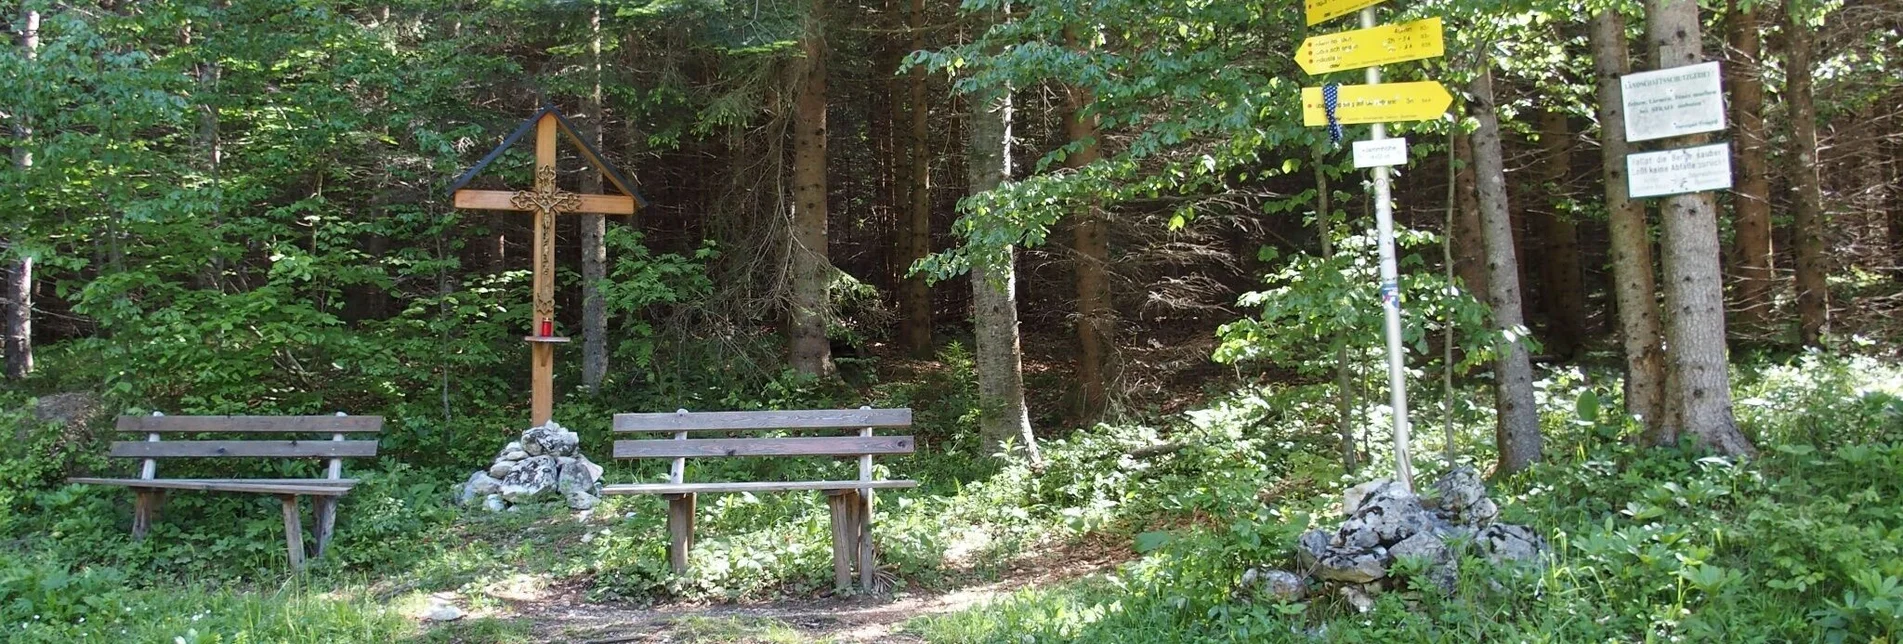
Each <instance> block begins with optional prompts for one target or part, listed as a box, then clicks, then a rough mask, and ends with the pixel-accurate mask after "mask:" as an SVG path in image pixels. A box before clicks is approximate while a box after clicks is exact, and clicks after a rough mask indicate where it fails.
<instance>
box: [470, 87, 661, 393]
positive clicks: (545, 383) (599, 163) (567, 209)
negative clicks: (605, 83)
mask: <svg viewBox="0 0 1903 644" xmlns="http://www.w3.org/2000/svg"><path fill="white" fill-rule="evenodd" d="M531 127H533V128H534V129H535V188H534V189H533V190H527V191H514V190H465V189H463V188H462V187H463V186H464V185H466V184H468V183H469V180H470V179H474V178H475V176H476V174H477V173H478V172H481V171H482V169H483V168H484V167H487V166H488V165H489V163H490V162H491V161H494V160H495V159H496V157H498V156H501V155H502V152H503V151H504V150H506V149H507V148H508V147H509V146H510V145H513V144H515V142H516V141H517V140H519V139H521V138H522V136H523V135H525V134H527V133H528V131H529V129H530V128H531ZM558 131H559V132H560V133H562V134H565V135H567V136H568V139H569V141H570V142H571V143H574V144H575V147H576V148H577V150H578V151H579V152H580V153H581V155H582V157H583V158H584V159H585V160H587V161H588V162H589V163H590V164H592V165H594V167H595V168H596V169H597V170H598V171H600V172H601V175H602V177H603V178H605V179H607V180H608V183H610V184H612V185H613V186H614V187H616V188H618V189H620V190H621V191H622V192H623V193H626V194H620V195H607V194H603V195H587V194H577V193H573V192H567V191H564V190H562V189H561V188H560V187H558V186H556V184H555V178H556V171H555V164H556V158H557V157H556V153H555V138H556V133H557V132H558ZM450 191H451V192H452V194H454V195H455V204H456V207H457V208H473V209H480V210H507V211H515V212H528V213H533V214H534V216H535V222H534V224H535V257H534V262H533V266H534V269H535V300H534V307H533V308H534V312H533V322H532V324H533V328H531V329H530V331H529V335H528V336H527V337H524V338H523V339H524V340H527V341H528V342H529V368H530V374H529V375H530V381H531V383H532V384H531V394H530V396H529V409H530V412H529V415H530V418H529V420H530V422H531V424H533V425H541V424H543V423H546V422H548V420H549V416H550V414H552V413H553V408H554V406H555V345H556V344H561V343H565V342H568V338H564V337H559V336H556V335H555V216H556V215H562V214H584V213H587V214H602V215H632V214H634V211H636V210H639V209H641V208H643V207H646V206H647V200H646V199H643V198H641V193H640V192H637V191H636V190H635V189H634V186H633V185H631V184H630V183H629V182H628V181H627V180H626V179H624V178H623V177H622V176H621V173H620V172H619V171H617V170H615V169H614V166H611V165H609V164H608V162H607V160H606V159H603V158H602V156H601V153H600V152H599V151H597V150H595V149H594V147H593V146H591V145H589V144H588V142H587V141H586V140H585V139H583V138H582V137H581V136H580V135H579V134H577V133H576V131H575V127H574V125H573V124H571V123H569V122H568V119H567V118H566V117H564V116H562V112H561V110H559V109H556V108H555V106H554V105H546V106H543V107H542V109H540V110H537V111H536V113H535V114H534V115H533V116H530V117H529V119H528V120H527V121H524V122H523V123H522V125H521V127H518V128H516V131H515V133H514V134H511V135H509V138H507V139H503V141H502V145H500V146H497V147H496V149H495V150H492V151H490V152H489V155H488V156H486V157H484V158H483V159H482V161H480V162H478V163H477V164H476V166H475V167H473V168H470V169H469V171H468V172H465V173H463V175H462V176H461V177H459V178H458V179H457V180H456V183H455V184H454V185H452V186H450Z"/></svg>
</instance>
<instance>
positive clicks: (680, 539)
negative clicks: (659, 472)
mask: <svg viewBox="0 0 1903 644" xmlns="http://www.w3.org/2000/svg"><path fill="white" fill-rule="evenodd" d="M693 547H694V495H693V494H692V493H688V494H675V495H670V496H668V497H667V563H668V566H669V567H671V568H673V569H674V574H676V575H684V574H687V552H688V551H689V550H691V549H693Z"/></svg>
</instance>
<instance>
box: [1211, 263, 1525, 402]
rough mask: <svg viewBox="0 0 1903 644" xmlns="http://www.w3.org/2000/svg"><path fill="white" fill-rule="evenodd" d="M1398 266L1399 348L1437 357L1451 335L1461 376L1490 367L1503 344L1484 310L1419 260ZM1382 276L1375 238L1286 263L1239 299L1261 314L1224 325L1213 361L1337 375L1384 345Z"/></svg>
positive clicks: (1219, 333)
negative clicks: (1340, 357) (1437, 339)
mask: <svg viewBox="0 0 1903 644" xmlns="http://www.w3.org/2000/svg"><path fill="white" fill-rule="evenodd" d="M1331 234H1332V233H1331ZM1433 241H1435V238H1434V236H1433V235H1431V234H1427V233H1421V232H1415V231H1399V233H1398V234H1397V236H1396V243H1397V245H1399V246H1400V247H1402V248H1408V247H1418V246H1423V245H1426V244H1428V243H1431V242H1433ZM1262 259H1263V260H1264V261H1268V262H1273V261H1276V260H1278V259H1280V257H1279V253H1277V252H1276V251H1275V250H1274V249H1273V248H1267V247H1265V248H1263V250H1262ZM1400 266H1401V275H1402V277H1401V282H1400V295H1399V297H1400V298H1401V302H1402V303H1403V304H1402V307H1403V314H1402V317H1401V319H1402V326H1401V337H1402V342H1403V343H1404V344H1405V345H1406V346H1408V347H1410V348H1411V349H1412V350H1413V351H1414V352H1415V353H1418V354H1429V355H1432V354H1433V353H1434V350H1433V347H1430V346H1429V342H1430V340H1431V339H1432V336H1431V335H1430V334H1432V333H1446V332H1449V331H1450V330H1451V331H1452V332H1454V333H1455V334H1456V335H1457V337H1458V338H1459V340H1460V343H1461V346H1462V349H1463V352H1462V356H1463V357H1462V360H1461V362H1460V364H1459V365H1457V366H1456V367H1457V370H1458V371H1461V372H1465V371H1467V370H1468V369H1471V368H1472V367H1473V366H1474V365H1478V364H1483V363H1485V361H1486V360H1488V359H1489V358H1490V357H1491V356H1492V355H1493V343H1494V342H1495V339H1496V338H1497V337H1498V334H1496V333H1493V332H1492V331H1490V330H1489V329H1488V328H1487V325H1486V316H1487V308H1486V306H1485V305H1484V304H1481V303H1480V302H1479V301H1478V300H1476V299H1474V297H1473V296H1472V294H1470V293H1468V292H1466V291H1465V290H1463V289H1457V288H1454V287H1453V286H1452V285H1449V284H1448V283H1447V281H1446V278H1445V277H1444V276H1443V275H1440V274H1438V273H1435V272H1434V271H1431V270H1426V263H1425V262H1424V261H1423V260H1422V259H1421V256H1420V255H1417V254H1409V255H1406V256H1404V257H1403V258H1402V259H1401V260H1400ZM1378 269H1379V265H1378V256H1377V253H1376V249H1375V236H1374V234H1373V231H1366V232H1364V233H1362V234H1358V235H1353V236H1349V237H1345V238H1343V239H1342V240H1341V241H1340V250H1339V251H1338V252H1336V253H1335V255H1334V256H1333V257H1330V258H1328V259H1323V258H1321V257H1318V256H1313V255H1295V256H1292V257H1289V258H1288V260H1287V261H1286V262H1285V263H1283V264H1281V267H1280V268H1278V269H1275V270H1272V271H1270V272H1269V274H1268V277H1267V278H1266V281H1267V282H1268V283H1269V285H1270V288H1269V289H1268V290H1264V291H1253V292H1249V293H1245V294H1243V295H1242V297H1241V299H1240V301H1239V304H1241V305H1242V306H1244V307H1249V308H1254V309H1257V310H1259V311H1260V313H1259V314H1258V315H1256V316H1255V317H1249V318H1243V319H1241V320H1237V321H1235V322H1230V323H1228V324H1225V325H1223V326H1222V328H1221V329H1220V330H1219V331H1218V332H1217V334H1218V336H1220V337H1221V338H1222V344H1221V345H1219V346H1218V347H1217V348H1216V352H1215V359H1216V360H1217V361H1219V362H1229V363H1238V362H1249V361H1260V362H1267V363H1272V364H1275V365H1278V366H1282V367H1285V368H1293V369H1296V370H1299V371H1301V372H1304V373H1311V374H1314V373H1322V372H1323V371H1325V370H1328V369H1332V368H1334V366H1335V364H1336V362H1335V361H1336V354H1337V352H1338V351H1349V352H1351V353H1354V354H1356V355H1361V354H1364V353H1366V352H1367V351H1369V350H1372V349H1378V348H1380V347H1382V346H1384V345H1383V342H1384V340H1383V335H1382V331H1381V329H1382V324H1383V320H1382V316H1383V315H1384V312H1383V309H1382V302H1381V293H1380V278H1379V271H1378ZM1450 327H1451V329H1450ZM1521 339H1522V340H1524V339H1525V338H1524V337H1523V336H1522V338H1521ZM1499 341H1508V340H1499Z"/></svg>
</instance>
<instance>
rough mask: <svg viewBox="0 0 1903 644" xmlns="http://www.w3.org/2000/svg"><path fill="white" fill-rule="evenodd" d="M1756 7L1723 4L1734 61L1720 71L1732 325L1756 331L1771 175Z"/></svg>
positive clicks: (1767, 282)
mask: <svg viewBox="0 0 1903 644" xmlns="http://www.w3.org/2000/svg"><path fill="white" fill-rule="evenodd" d="M1758 4H1759V3H1757V2H1752V3H1751V4H1750V6H1748V7H1743V6H1739V5H1740V2H1739V0H1728V2H1727V5H1726V6H1727V10H1728V15H1727V16H1726V18H1725V26H1726V28H1727V29H1728V30H1729V31H1730V32H1731V34H1730V37H1731V51H1732V55H1733V56H1735V58H1733V59H1732V60H1731V61H1730V62H1729V63H1728V64H1727V65H1726V67H1725V71H1726V76H1727V77H1728V78H1727V79H1726V81H1725V84H1726V85H1728V86H1730V87H1731V122H1732V125H1733V127H1735V128H1737V136H1736V143H1735V145H1736V146H1737V150H1736V153H1737V170H1738V175H1737V176H1738V181H1737V185H1736V186H1735V187H1734V188H1733V189H1732V194H1733V195H1735V197H1734V199H1733V201H1732V229H1733V240H1732V259H1731V261H1732V266H1733V268H1732V272H1733V273H1734V276H1735V277H1736V286H1735V288H1734V290H1733V294H1734V295H1735V300H1736V301H1737V312H1738V316H1737V318H1738V322H1739V323H1740V324H1741V325H1743V326H1746V327H1752V326H1759V325H1762V324H1763V323H1764V322H1765V320H1766V319H1767V318H1769V317H1770V313H1771V297H1770V296H1771V286H1772V285H1774V284H1775V283H1776V282H1775V280H1776V279H1777V278H1776V276H1775V275H1774V274H1773V273H1772V266H1773V257H1774V255H1773V252H1772V248H1771V169H1770V163H1769V162H1768V161H1767V160H1766V158H1765V150H1766V147H1765V145H1766V144H1765V138H1764V70H1763V68H1762V66H1761V65H1762V62H1761V60H1760V59H1761V54H1762V51H1763V45H1762V42H1763V39H1762V36H1761V35H1760V34H1759V32H1758V28H1759V25H1758Z"/></svg>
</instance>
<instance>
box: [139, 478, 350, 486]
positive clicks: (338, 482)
mask: <svg viewBox="0 0 1903 644" xmlns="http://www.w3.org/2000/svg"><path fill="white" fill-rule="evenodd" d="M106 480H120V479H106ZM158 480H160V481H180V482H185V483H233V484H238V485H252V484H259V485H308V486H311V487H351V486H354V485H356V484H357V479H158Z"/></svg>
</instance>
